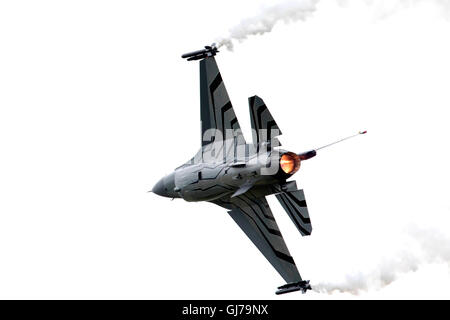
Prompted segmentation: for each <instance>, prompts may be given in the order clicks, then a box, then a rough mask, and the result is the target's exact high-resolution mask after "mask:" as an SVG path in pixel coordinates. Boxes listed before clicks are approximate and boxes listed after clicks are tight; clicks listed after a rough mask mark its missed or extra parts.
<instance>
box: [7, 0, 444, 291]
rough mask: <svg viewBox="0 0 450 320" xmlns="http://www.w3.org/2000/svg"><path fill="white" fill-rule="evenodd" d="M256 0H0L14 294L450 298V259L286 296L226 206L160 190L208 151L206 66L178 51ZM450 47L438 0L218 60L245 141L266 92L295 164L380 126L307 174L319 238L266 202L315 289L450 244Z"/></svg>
mask: <svg viewBox="0 0 450 320" xmlns="http://www.w3.org/2000/svg"><path fill="white" fill-rule="evenodd" d="M265 3H268V2H267V1H266V2H265ZM260 4H261V3H253V2H252V3H248V4H245V5H244V4H243V2H242V1H196V0H195V1H194V0H193V1H178V2H174V1H163V2H155V1H2V2H1V4H0V298H40V299H47V298H59V299H66V298H75V299H78V298H83V299H91V298H102V299H108V298H125V299H128V298H135V299H162V298H177V299H178V298H186V299H189V298H205V299H207V298H209V299H216V298H236V299H238V298H248V299H253V298H254V299H257V298H266V299H272V298H273V299H312V298H315V299H317V298H319V299H320V298H324V299H329V298H331V299H334V298H376V299H378V298H450V296H449V292H448V287H449V285H450V277H449V271H448V265H447V264H445V263H435V264H424V265H421V266H420V267H419V269H418V270H417V271H416V272H409V273H406V274H400V275H399V277H398V279H397V281H394V282H393V283H392V284H390V285H389V286H387V287H384V288H379V289H377V288H374V289H371V290H369V291H368V292H362V293H361V294H360V295H351V294H349V293H342V294H341V293H335V294H332V295H327V294H323V293H320V294H319V293H315V292H309V293H308V294H307V295H301V294H300V293H292V294H289V295H284V296H281V297H278V296H275V295H274V291H275V289H276V287H277V286H279V285H281V284H283V281H282V279H281V277H280V276H279V275H278V274H277V273H276V272H275V271H274V270H273V269H272V267H271V266H270V264H269V263H268V262H267V261H266V260H265V258H264V257H263V256H262V255H261V254H260V253H259V252H258V250H256V248H254V247H253V245H252V244H251V242H250V241H249V240H248V239H247V238H246V237H245V235H244V234H243V232H242V231H241V230H240V229H239V228H238V227H237V226H236V225H235V224H234V222H233V220H232V219H231V218H230V217H229V216H228V214H227V213H226V212H225V210H224V209H222V208H219V207H216V206H214V205H212V204H208V203H187V202H184V201H183V200H174V201H170V199H167V198H161V197H158V196H156V195H154V194H151V193H147V191H148V190H151V188H152V187H153V185H154V184H155V183H156V182H157V181H158V180H159V179H160V178H161V177H162V176H163V175H164V174H167V173H169V172H171V170H173V169H174V168H175V167H177V166H178V165H180V164H181V163H183V162H185V161H186V160H188V159H189V158H190V157H191V156H192V155H193V154H194V152H196V151H197V149H198V147H199V145H200V127H199V84H198V64H197V63H196V62H190V63H188V62H186V61H183V60H182V59H181V58H180V55H181V54H182V53H184V52H188V51H191V50H196V49H200V48H201V46H202V45H205V44H209V43H211V42H212V41H213V40H214V39H215V38H216V37H218V36H221V35H223V34H226V31H227V29H228V28H230V27H232V26H233V25H235V24H237V23H239V21H240V20H241V19H243V18H246V17H249V16H252V15H254V14H255V13H256V12H258V11H259V10H260ZM386 12H387V13H392V14H389V15H387V16H386V14H385V13H386ZM449 39H450V22H449V20H448V17H447V15H446V13H445V10H444V8H443V7H440V6H438V5H435V4H434V2H433V1H423V2H418V3H417V4H416V5H414V6H412V7H409V8H404V9H401V10H398V11H396V12H390V10H387V11H383V9H380V8H379V7H376V6H365V5H362V4H356V3H355V2H351V1H350V2H349V3H347V5H346V6H344V7H342V6H339V5H338V4H336V3H335V2H332V1H322V2H320V3H319V4H318V10H317V12H315V13H314V16H313V17H312V18H310V19H308V20H307V21H306V22H298V23H291V24H288V25H285V24H283V23H281V24H278V25H276V27H275V28H274V30H273V32H272V33H270V34H267V35H264V36H260V37H252V38H250V39H249V40H248V41H246V42H244V43H242V44H236V46H235V51H234V52H229V51H226V50H225V49H223V50H221V51H222V52H220V53H219V54H218V56H217V61H218V64H219V66H220V68H221V72H222V77H223V79H224V81H225V83H226V86H227V89H228V92H229V95H230V98H231V99H232V102H233V104H234V108H235V112H236V114H237V116H238V118H239V120H240V123H241V127H242V128H243V130H244V132H245V133H246V134H247V138H248V139H250V134H249V133H250V122H249V115H248V106H247V97H249V96H251V95H254V94H258V95H259V96H261V97H262V98H263V99H264V100H265V102H266V104H267V105H268V107H269V108H270V110H271V112H272V115H273V116H274V118H275V119H276V121H277V123H278V124H279V126H280V128H281V130H282V131H283V136H281V137H280V140H281V142H282V144H283V147H284V148H287V149H290V150H293V151H296V152H301V151H305V150H308V149H311V148H314V147H318V146H320V145H323V144H326V143H328V142H331V141H333V140H335V139H338V138H341V137H344V136H346V135H350V134H353V133H355V132H357V131H358V130H363V129H367V130H368V134H367V135H366V136H361V137H357V138H355V139H353V140H350V141H348V142H345V143H342V144H341V145H337V146H335V147H332V148H330V149H325V150H323V151H322V152H320V153H319V155H318V156H317V157H316V158H314V159H312V160H309V161H308V162H305V163H304V164H303V165H302V168H301V170H300V172H299V173H297V175H296V177H295V178H296V180H297V182H298V185H299V186H300V187H302V188H304V190H305V194H306V197H307V202H308V206H309V210H310V215H311V220H312V224H313V228H314V231H313V234H312V236H311V237H304V238H302V237H300V235H299V233H298V231H297V230H296V228H295V226H294V225H293V224H292V223H291V221H290V220H289V218H288V217H287V215H286V214H285V212H284V211H283V209H282V208H281V206H280V205H279V203H278V202H277V201H276V199H275V197H269V203H270V205H271V207H272V211H273V212H274V215H275V217H276V219H277V221H278V224H279V226H280V229H281V231H282V232H283V235H284V238H285V240H286V243H287V244H288V247H289V249H290V251H291V254H292V255H293V257H294V258H295V260H296V262H297V265H298V267H299V269H300V272H301V274H302V276H303V278H305V279H311V282H312V283H321V282H334V281H338V282H339V281H341V280H340V279H344V281H345V278H346V277H347V278H348V276H349V275H350V276H351V275H352V274H355V273H356V274H358V273H366V272H368V273H370V272H372V271H371V270H375V272H376V269H377V266H379V264H380V263H381V261H386V260H388V261H391V260H392V261H394V260H395V259H397V258H398V252H402V250H405V248H404V246H405V231H404V230H405V228H407V227H408V225H414V226H419V227H421V228H422V227H426V228H433V230H440V231H439V232H441V233H443V234H444V235H445V234H448V230H449V222H450V218H449V216H450V204H449V202H448V197H449V195H448V190H449V181H450V180H449V178H450V170H449V163H450V161H449V160H450V152H449V147H448V138H449V132H448V122H449V112H448V108H449V105H450V94H449V80H450V79H449V78H450V60H449V57H450V41H449ZM436 232H438V231H436ZM441 246H442V248H449V243H448V242H443V243H442V244H440V246H439V247H441Z"/></svg>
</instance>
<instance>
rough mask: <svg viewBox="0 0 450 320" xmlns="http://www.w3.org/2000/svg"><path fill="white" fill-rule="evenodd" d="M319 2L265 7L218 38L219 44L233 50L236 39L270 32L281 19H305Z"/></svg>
mask: <svg viewBox="0 0 450 320" xmlns="http://www.w3.org/2000/svg"><path fill="white" fill-rule="evenodd" d="M318 2H319V0H297V1H293V0H290V1H283V2H280V3H279V4H276V5H272V6H268V7H265V8H264V9H263V10H262V11H261V12H260V13H259V14H258V15H255V16H253V17H250V18H247V19H244V20H241V22H240V23H239V24H238V25H236V26H234V27H233V28H231V29H230V30H229V35H228V36H227V37H222V38H218V39H217V40H216V42H217V45H218V47H221V46H225V47H226V48H227V49H228V50H230V51H232V50H233V41H234V40H235V41H238V42H242V41H244V40H246V39H247V38H248V37H249V36H252V35H262V34H265V33H268V32H270V31H272V29H273V27H274V26H275V25H276V24H277V23H278V22H280V21H283V22H285V23H289V22H295V21H299V20H305V19H307V18H308V17H310V16H311V14H312V13H313V12H314V11H315V10H316V4H317V3H318Z"/></svg>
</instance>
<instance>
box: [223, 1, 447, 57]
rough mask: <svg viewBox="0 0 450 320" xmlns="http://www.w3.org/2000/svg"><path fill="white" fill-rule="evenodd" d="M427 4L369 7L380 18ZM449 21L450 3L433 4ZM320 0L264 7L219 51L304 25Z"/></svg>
mask: <svg viewBox="0 0 450 320" xmlns="http://www.w3.org/2000/svg"><path fill="white" fill-rule="evenodd" d="M421 2H425V0H389V1H382V0H378V1H377V0H365V1H364V3H365V4H366V5H367V6H368V7H372V8H373V10H374V11H376V12H377V14H376V15H377V17H378V18H385V17H388V16H390V15H392V14H394V13H395V12H397V11H398V10H401V9H402V8H408V7H411V6H413V5H416V4H418V3H421ZM432 2H433V3H434V4H437V5H438V6H439V7H440V9H443V11H444V13H445V14H446V16H447V17H450V15H449V14H450V0H433V1H432ZM318 3H319V0H284V1H280V2H279V3H278V4H275V5H271V6H266V7H264V8H263V9H262V10H261V11H260V12H259V14H257V15H255V16H252V17H249V18H246V19H243V20H241V22H240V23H238V24H237V25H236V26H234V27H232V28H231V29H229V32H228V35H227V36H224V37H219V38H217V39H216V42H217V47H222V46H225V47H226V48H227V49H228V50H230V51H233V47H234V42H235V41H237V42H242V41H245V40H246V39H248V37H249V36H252V35H263V34H266V33H268V32H271V31H272V29H273V28H274V26H275V25H276V24H277V23H278V22H280V21H282V22H285V23H290V22H296V21H304V20H306V19H307V18H309V17H311V16H312V14H313V13H314V12H315V11H316V9H317V4H318ZM337 3H338V5H339V6H341V7H348V6H349V1H347V0H337Z"/></svg>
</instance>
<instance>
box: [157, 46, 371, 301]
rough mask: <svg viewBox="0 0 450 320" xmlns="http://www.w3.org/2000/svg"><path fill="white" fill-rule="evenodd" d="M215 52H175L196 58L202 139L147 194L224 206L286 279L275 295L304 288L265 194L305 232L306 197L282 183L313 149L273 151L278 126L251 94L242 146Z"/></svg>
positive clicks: (276, 148)
mask: <svg viewBox="0 0 450 320" xmlns="http://www.w3.org/2000/svg"><path fill="white" fill-rule="evenodd" d="M217 52H218V50H217V48H216V47H215V46H214V45H211V46H205V49H202V50H198V51H194V52H191V53H187V54H183V55H182V58H186V59H187V60H188V61H194V60H200V61H199V64H200V118H201V130H202V144H201V148H200V150H199V151H198V152H197V153H196V155H195V156H194V157H193V158H192V159H191V160H189V161H188V162H186V163H184V164H183V165H181V166H180V167H178V168H176V169H175V171H174V172H172V173H171V174H169V175H167V176H165V177H163V178H162V179H161V180H159V181H158V182H157V183H156V185H155V186H154V187H153V189H152V192H153V193H155V194H157V195H160V196H163V197H168V198H182V199H184V200H186V201H208V202H211V203H213V204H216V205H218V206H220V207H223V208H225V209H227V210H228V214H229V215H230V216H231V218H232V219H233V220H234V221H235V222H236V224H237V225H238V226H239V227H240V228H241V229H242V231H244V233H245V234H246V235H247V237H248V238H250V240H251V241H252V242H253V243H254V245H255V246H256V247H257V248H258V250H259V251H260V252H261V253H262V254H263V255H264V256H265V257H266V259H267V260H268V261H269V262H270V263H271V264H272V266H273V267H274V268H275V270H276V271H277V272H278V273H279V274H280V275H281V277H282V278H283V279H284V280H285V281H286V284H285V285H282V286H280V287H278V290H277V291H276V294H282V293H287V292H292V291H299V290H301V291H302V292H303V293H305V292H306V291H307V290H308V289H311V286H310V284H309V281H307V280H306V281H305V280H303V279H302V277H301V276H300V273H299V271H298V269H297V266H296V264H295V262H294V259H293V258H292V256H291V254H290V253H289V250H288V248H287V246H286V244H285V242H284V239H283V236H282V234H281V232H280V229H279V228H278V225H277V222H276V220H275V218H274V216H273V214H272V211H271V210H270V207H269V204H268V203H267V200H266V196H268V195H272V194H273V195H275V196H276V198H277V199H278V201H279V202H280V203H281V205H282V207H283V208H284V209H285V211H286V213H287V214H288V215H289V217H290V218H291V220H292V222H293V223H294V224H295V226H296V227H297V229H298V231H299V232H300V234H301V235H302V236H309V235H310V234H311V231H312V226H311V219H310V217H309V213H308V207H307V205H306V200H305V194H304V192H303V190H301V189H298V188H297V185H296V182H295V181H287V180H288V179H289V178H291V177H292V176H293V175H294V174H295V173H296V172H297V171H298V170H299V169H300V166H301V162H302V161H305V160H308V159H310V158H312V157H314V156H316V153H317V150H319V149H320V148H318V149H315V150H309V151H306V152H302V153H296V152H293V151H288V150H283V149H280V148H279V147H280V145H281V144H280V143H279V141H278V139H277V137H278V136H280V135H281V131H280V129H279V127H278V125H277V123H276V121H275V120H274V118H273V117H272V115H271V113H270V112H269V109H268V108H267V106H266V104H265V103H264V101H263V100H262V99H261V98H260V97H258V96H253V97H250V98H249V99H248V103H249V108H250V118H251V126H252V138H253V140H252V143H247V142H246V140H245V138H244V136H243V134H242V132H241V128H240V125H239V121H238V119H237V118H236V115H235V113H234V110H233V106H232V104H231V102H230V99H229V97H228V93H227V90H226V89H225V85H224V82H223V80H222V76H221V75H220V71H219V68H218V66H217V63H216V60H215V55H216V53H217ZM362 133H365V132H360V133H358V134H362ZM348 138H350V137H347V138H344V139H342V140H345V139H348ZM337 142H339V141H337Z"/></svg>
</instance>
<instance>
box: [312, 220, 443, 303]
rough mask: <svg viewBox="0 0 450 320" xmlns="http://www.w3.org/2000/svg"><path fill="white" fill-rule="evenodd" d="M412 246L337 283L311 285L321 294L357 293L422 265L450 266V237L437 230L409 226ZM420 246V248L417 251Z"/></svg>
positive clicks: (376, 287)
mask: <svg viewBox="0 0 450 320" xmlns="http://www.w3.org/2000/svg"><path fill="white" fill-rule="evenodd" d="M407 233H408V235H409V236H410V246H408V247H407V248H404V249H403V250H401V251H399V252H397V253H396V254H395V255H393V256H392V257H390V258H383V259H382V261H380V263H379V264H378V265H377V266H375V267H374V268H373V269H372V270H371V271H369V272H366V273H363V272H358V273H353V274H348V275H346V276H345V279H344V280H342V281H337V282H322V283H317V284H312V289H313V290H314V291H315V292H319V293H328V294H332V293H336V292H341V293H351V294H354V295H358V294H359V293H361V292H363V291H369V290H373V289H374V290H379V289H381V288H383V287H385V286H387V285H389V284H391V283H392V282H394V281H395V280H397V279H398V277H399V276H401V275H403V274H406V273H409V272H414V271H417V270H418V268H419V267H420V266H421V265H425V264H430V263H447V264H448V266H449V267H450V238H449V237H447V236H446V235H444V234H443V233H441V232H439V231H438V230H435V229H421V228H418V227H410V228H409V229H408V230H407ZM414 249H417V250H414Z"/></svg>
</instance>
